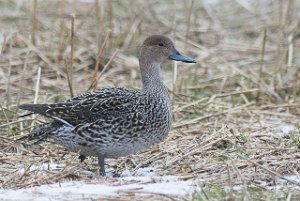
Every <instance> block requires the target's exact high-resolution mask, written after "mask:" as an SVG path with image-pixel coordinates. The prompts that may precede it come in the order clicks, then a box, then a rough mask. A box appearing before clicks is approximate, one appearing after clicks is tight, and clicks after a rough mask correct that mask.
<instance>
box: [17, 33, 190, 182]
mask: <svg viewBox="0 0 300 201" xmlns="http://www.w3.org/2000/svg"><path fill="white" fill-rule="evenodd" d="M168 59H169V60H176V61H182V62H186V63H196V61H195V60H194V59H192V58H190V57H187V56H185V55H182V54H180V53H179V52H178V51H177V50H176V48H175V47H174V44H173V43H172V41H171V40H170V39H169V38H167V37H165V36H161V35H153V36H150V37H148V38H147V39H146V40H145V41H144V43H143V45H142V46H141V49H140V55H139V63H140V69H141V75H142V81H143V88H142V89H141V90H139V91H134V90H129V89H124V88H101V89H98V90H96V91H93V92H88V93H84V94H82V95H80V96H77V97H75V98H72V99H69V100H67V101H66V102H64V103H54V104H24V105H20V106H19V107H20V108H21V109H24V110H29V111H31V112H34V113H37V114H41V115H44V116H46V117H49V118H52V119H53V121H52V123H49V124H43V125H41V126H40V127H38V128H35V129H34V130H33V131H32V132H31V133H30V134H29V135H28V136H27V139H28V140H29V141H30V142H34V143H37V142H41V141H43V140H45V139H46V138H51V139H53V140H54V141H55V142H56V143H58V144H60V145H62V146H64V147H65V148H67V149H68V150H70V151H73V152H78V153H80V159H82V160H84V158H85V156H96V157H98V163H99V166H100V175H103V176H104V175H105V168H104V158H117V157H121V156H127V155H130V154H133V153H136V152H137V151H139V150H142V149H146V148H150V147H151V146H153V145H155V144H157V143H159V142H161V141H162V140H163V139H165V138H166V136H167V134H168V132H169V131H170V128H171V124H172V110H171V103H170V99H169V95H168V90H167V88H166V87H165V86H164V84H163V82H162V80H161V78H160V64H161V63H162V62H164V61H166V60H168Z"/></svg>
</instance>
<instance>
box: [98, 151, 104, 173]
mask: <svg viewBox="0 0 300 201" xmlns="http://www.w3.org/2000/svg"><path fill="white" fill-rule="evenodd" d="M98 164H99V167H100V171H99V173H100V176H103V177H104V176H105V167H104V156H103V154H100V153H99V154H98Z"/></svg>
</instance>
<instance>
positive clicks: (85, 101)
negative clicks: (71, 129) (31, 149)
mask: <svg viewBox="0 0 300 201" xmlns="http://www.w3.org/2000/svg"><path fill="white" fill-rule="evenodd" d="M137 93H138V92H136V91H133V90H128V89H124V88H102V89H99V90H96V91H94V92H87V93H84V94H82V95H80V96H77V97H75V98H72V99H69V100H67V101H66V102H64V103H55V104H23V105H20V106H19V108H21V109H24V110H29V111H31V112H34V113H37V114H41V115H43V116H46V117H49V118H52V119H55V120H58V121H61V122H62V123H66V124H70V125H72V126H76V125H78V124H84V123H91V122H94V121H95V120H96V119H99V118H105V117H107V116H123V114H127V113H130V112H131V110H132V106H133V105H135V102H136V101H137Z"/></svg>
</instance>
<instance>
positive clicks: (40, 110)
mask: <svg viewBox="0 0 300 201" xmlns="http://www.w3.org/2000/svg"><path fill="white" fill-rule="evenodd" d="M19 108H20V109H22V110H28V111H31V112H34V113H37V114H41V115H45V116H47V115H46V113H47V110H49V109H50V107H49V106H48V105H46V104H23V105H19Z"/></svg>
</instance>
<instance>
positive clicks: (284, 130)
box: [274, 124, 299, 137]
mask: <svg viewBox="0 0 300 201" xmlns="http://www.w3.org/2000/svg"><path fill="white" fill-rule="evenodd" d="M274 131H275V133H276V134H278V135H279V136H281V137H285V136H287V135H288V134H289V133H290V132H296V133H298V134H299V129H298V128H297V127H296V126H294V125H291V124H282V125H280V126H278V127H276V128H275V129H274Z"/></svg>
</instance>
